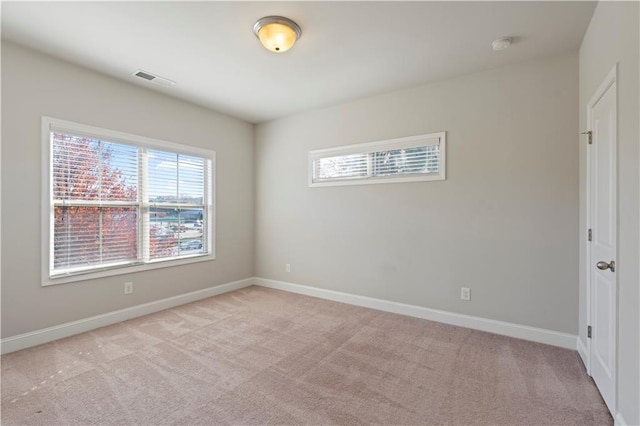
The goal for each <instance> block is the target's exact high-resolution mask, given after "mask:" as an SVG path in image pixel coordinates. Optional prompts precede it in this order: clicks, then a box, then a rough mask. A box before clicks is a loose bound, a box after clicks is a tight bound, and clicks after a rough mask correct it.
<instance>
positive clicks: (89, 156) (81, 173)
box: [52, 132, 138, 201]
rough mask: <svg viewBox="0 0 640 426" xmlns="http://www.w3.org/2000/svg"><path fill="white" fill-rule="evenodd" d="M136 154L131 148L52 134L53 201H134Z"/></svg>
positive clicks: (136, 176)
mask: <svg viewBox="0 0 640 426" xmlns="http://www.w3.org/2000/svg"><path fill="white" fill-rule="evenodd" d="M137 155H138V154H137V148H136V147H134V146H130V145H124V144H118V143H113V142H105V141H100V140H97V139H91V138H86V137H81V136H74V135H68V134H62V133H56V132H54V133H53V164H52V175H53V182H52V183H53V197H54V199H58V200H105V201H106V200H109V201H136V200H137V198H138V194H137V193H138V191H137V188H138V158H137Z"/></svg>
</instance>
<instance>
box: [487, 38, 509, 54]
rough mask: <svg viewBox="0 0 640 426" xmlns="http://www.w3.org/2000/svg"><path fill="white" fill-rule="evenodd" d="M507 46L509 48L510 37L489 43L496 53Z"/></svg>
mask: <svg viewBox="0 0 640 426" xmlns="http://www.w3.org/2000/svg"><path fill="white" fill-rule="evenodd" d="M509 46H511V37H502V38H499V39H497V40H493V43H491V48H492V49H493V50H495V51H496V52H497V51H498V50H504V49H506V48H507V47H509Z"/></svg>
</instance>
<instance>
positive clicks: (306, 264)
mask: <svg viewBox="0 0 640 426" xmlns="http://www.w3.org/2000/svg"><path fill="white" fill-rule="evenodd" d="M577 103H578V57H577V54H576V53H571V54H566V55H562V56H558V57H552V58H547V59H544V60H538V61H534V62H529V63H525V64H520V65H516V66H510V67H506V68H501V69H495V70H492V71H487V72H482V73H478V74H473V75H469V76H465V77H461V78H456V79H453V80H449V81H443V82H439V83H435V84H430V85H425V86H421V87H417V88H413V89H410V90H403V91H398V92H394V93H390V94H386V95H382V96H377V97H373V98H369V99H364V100H361V101H357V102H352V103H347V104H343V105H340V106H336V107H332V108H327V109H321V110H315V111H311V112H307V113H302V114H298V115H295V116H292V117H289V118H284V119H281V120H277V121H273V122H269V123H265V124H261V125H258V126H257V129H256V191H257V197H256V248H255V268H254V269H255V275H256V276H258V277H262V278H269V279H275V280H281V281H287V282H293V283H298V284H304V285H309V286H315V287H320V288H323V289H329V290H337V291H343V292H347V293H353V294H357V295H363V296H369V297H374V298H380V299H385V300H390V301H396V302H403V303H409V304H414V305H419V306H424V307H429V308H435V309H442V310H446V311H450V312H458V313H464V314H470V315H477V316H480V317H484V318H490V319H496V320H502V321H507V322H511V323H516V324H523V325H528V326H533V327H540V328H544V329H550V330H555V331H560V332H566V333H572V334H576V333H577V328H578V321H577V319H578V303H577V299H578V275H577V271H578V253H577V250H576V242H577V240H578V235H577V233H578V134H577V132H576V129H577V127H578V111H577V109H576V105H577ZM438 131H446V132H447V144H448V147H447V180H445V181H436V182H419V183H403V184H381V185H363V186H339V187H322V188H309V187H307V153H308V151H309V150H312V149H317V148H325V147H330V146H339V145H346V144H354V143H360V142H367V141H374V140H381V139H388V138H395V137H401V136H409V135H416V134H421V133H429V132H438ZM286 263H290V264H291V272H290V273H286V272H285V264H286ZM460 287H471V291H472V300H471V302H463V301H461V300H460Z"/></svg>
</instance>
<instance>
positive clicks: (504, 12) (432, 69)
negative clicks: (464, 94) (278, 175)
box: [2, 1, 595, 123]
mask: <svg viewBox="0 0 640 426" xmlns="http://www.w3.org/2000/svg"><path fill="white" fill-rule="evenodd" d="M594 8H595V3H594V2H574V1H569V2H558V1H552V2H520V1H514V2H416V1H414V2H308V1H300V2H263V1H260V2H238V1H236V2H2V37H3V38H6V39H10V40H13V41H15V42H17V43H20V44H23V45H26V46H29V47H32V48H34V49H37V50H40V51H42V52H45V53H48V54H51V55H53V56H57V57H60V58H62V59H65V60H68V61H71V62H74V63H77V64H79V65H82V66H84V67H87V68H90V69H92V70H96V71H98V72H101V73H104V74H107V75H110V76H113V77H116V78H119V79H122V80H125V81H128V82H131V83H133V84H137V85H140V86H144V87H147V88H149V89H152V90H157V91H159V92H163V93H165V94H167V95H170V96H174V97H177V98H181V99H184V100H187V101H190V102H193V103H196V104H199V105H203V106H206V107H208V108H212V109H214V110H217V111H220V112H223V113H226V114H228V115H231V116H235V117H238V118H241V119H243V120H246V121H249V122H252V123H258V122H262V121H267V120H271V119H275V118H279V117H283V116H287V115H291V114H294V113H297V112H300V111H304V110H308V109H312V108H317V107H323V106H329V105H334V104H338V103H342V102H345V101H349V100H354V99H359V98H364V97H368V96H372V95H376V94H379V93H384V92H389V91H393V90H397V89H402V88H407V87H412V86H417V85H420V84H424V83H428V82H433V81H437V80H442V79H447V78H451V77H455V76H459V75H463V74H468V73H472V72H477V71H481V70H486V69H490V68H495V67H500V66H504V65H507V64H512V63H517V62H522V61H526V60H530V59H533V58H537V57H541V56H547V55H553V54H558V53H561V52H567V51H571V50H577V49H578V48H579V46H580V43H581V41H582V38H583V36H584V33H585V31H586V28H587V26H588V24H589V20H590V19H591V15H592V14H593V10H594ZM266 15H283V16H286V17H289V18H291V19H293V20H294V21H296V22H297V23H298V24H299V25H300V26H301V27H302V37H301V38H300V40H299V41H298V43H296V45H295V46H294V47H293V48H292V49H291V50H290V51H288V52H285V53H281V54H275V53H271V52H269V51H267V50H266V49H264V48H263V47H262V46H261V45H260V44H259V42H258V40H257V39H256V38H255V36H254V35H253V33H252V31H251V29H252V26H253V24H254V23H255V21H256V20H258V19H259V18H261V17H263V16H266ZM502 36H510V37H513V39H514V42H513V44H512V46H511V47H510V48H509V49H507V50H504V51H500V52H494V51H492V49H491V42H492V41H493V40H494V39H496V38H499V37H502ZM137 70H144V71H147V72H151V73H153V74H156V75H159V76H161V77H165V78H167V79H170V80H174V81H176V82H177V84H176V85H175V86H172V87H169V88H164V87H160V86H157V85H154V84H151V83H149V82H147V81H144V80H142V79H139V78H137V77H133V76H132V73H134V72H135V71H137Z"/></svg>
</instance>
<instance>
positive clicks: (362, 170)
mask: <svg viewBox="0 0 640 426" xmlns="http://www.w3.org/2000/svg"><path fill="white" fill-rule="evenodd" d="M366 176H367V154H353V155H341V156H338V157H328V158H319V159H317V160H315V161H314V163H313V177H314V180H323V179H339V178H358V177H366Z"/></svg>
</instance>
